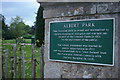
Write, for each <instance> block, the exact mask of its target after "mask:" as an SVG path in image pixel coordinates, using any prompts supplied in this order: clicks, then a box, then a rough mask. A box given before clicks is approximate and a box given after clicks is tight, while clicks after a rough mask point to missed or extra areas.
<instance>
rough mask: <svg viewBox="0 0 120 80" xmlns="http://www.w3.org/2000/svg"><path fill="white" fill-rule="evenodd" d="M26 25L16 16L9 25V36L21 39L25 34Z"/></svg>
mask: <svg viewBox="0 0 120 80" xmlns="http://www.w3.org/2000/svg"><path fill="white" fill-rule="evenodd" d="M25 27H26V25H25V24H24V22H23V21H22V18H20V17H18V16H16V18H12V21H11V24H10V31H11V35H12V36H13V37H14V38H17V37H21V36H22V35H24V34H25V30H24V28H25Z"/></svg>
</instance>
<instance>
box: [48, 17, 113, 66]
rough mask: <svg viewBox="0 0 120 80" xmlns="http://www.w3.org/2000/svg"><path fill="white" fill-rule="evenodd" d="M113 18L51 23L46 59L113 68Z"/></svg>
mask: <svg viewBox="0 0 120 80" xmlns="http://www.w3.org/2000/svg"><path fill="white" fill-rule="evenodd" d="M114 22H115V19H113V18H107V19H90V20H73V21H58V22H50V24H49V32H50V33H49V39H50V40H49V59H50V60H52V61H62V62H72V63H86V64H97V65H108V66H113V65H114V33H115V32H114V30H115V29H114V25H115V23H114Z"/></svg>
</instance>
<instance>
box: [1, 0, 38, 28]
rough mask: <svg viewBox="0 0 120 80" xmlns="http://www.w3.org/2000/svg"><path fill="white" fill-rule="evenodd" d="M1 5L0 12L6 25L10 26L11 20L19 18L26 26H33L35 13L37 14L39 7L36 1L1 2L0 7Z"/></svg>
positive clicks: (8, 0)
mask: <svg viewBox="0 0 120 80" xmlns="http://www.w3.org/2000/svg"><path fill="white" fill-rule="evenodd" d="M1 4H2V9H0V12H1V13H2V15H4V17H5V18H6V20H5V22H6V24H8V25H10V22H11V18H15V17H16V16H19V17H21V18H22V19H23V21H24V22H25V24H26V25H29V26H32V25H34V22H35V18H36V14H35V13H37V11H38V8H39V5H40V4H39V3H37V1H36V0H29V1H28V0H26V1H25V0H24V1H23V0H3V1H2V3H0V5H1ZM1 10H2V11H1Z"/></svg>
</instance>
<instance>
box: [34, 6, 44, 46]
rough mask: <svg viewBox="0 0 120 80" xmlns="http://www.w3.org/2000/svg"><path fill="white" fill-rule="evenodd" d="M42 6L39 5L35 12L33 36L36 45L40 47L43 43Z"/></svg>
mask: <svg viewBox="0 0 120 80" xmlns="http://www.w3.org/2000/svg"><path fill="white" fill-rule="evenodd" d="M43 10H44V9H43V7H42V6H40V7H39V9H38V12H37V17H36V29H35V38H36V45H37V46H38V47H41V45H42V44H44V23H45V22H44V21H45V20H44V19H43Z"/></svg>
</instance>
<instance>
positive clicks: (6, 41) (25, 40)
mask: <svg viewBox="0 0 120 80" xmlns="http://www.w3.org/2000/svg"><path fill="white" fill-rule="evenodd" d="M2 43H3V44H4V43H11V44H15V43H16V40H15V39H13V40H2ZM24 43H31V39H24Z"/></svg>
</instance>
